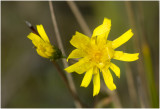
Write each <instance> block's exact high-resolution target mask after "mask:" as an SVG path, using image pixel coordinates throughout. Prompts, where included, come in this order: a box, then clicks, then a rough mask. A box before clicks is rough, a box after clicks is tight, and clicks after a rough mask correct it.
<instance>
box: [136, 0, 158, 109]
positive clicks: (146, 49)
mask: <svg viewBox="0 0 160 109" xmlns="http://www.w3.org/2000/svg"><path fill="white" fill-rule="evenodd" d="M138 10H139V12H138V17H139V20H138V21H139V23H138V24H139V25H140V31H141V40H142V43H141V48H142V53H143V58H144V65H145V69H146V72H147V73H146V75H147V80H148V81H147V82H148V87H149V91H150V99H151V104H152V107H154V108H158V94H157V90H156V86H155V79H154V71H153V65H152V58H151V50H150V46H149V43H148V41H147V39H146V37H147V34H146V33H147V32H146V29H145V25H144V17H143V16H144V12H143V8H142V4H141V2H138Z"/></svg>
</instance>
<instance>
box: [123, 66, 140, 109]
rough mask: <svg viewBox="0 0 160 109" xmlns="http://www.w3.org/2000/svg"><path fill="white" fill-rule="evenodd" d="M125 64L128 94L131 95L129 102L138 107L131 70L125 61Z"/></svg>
mask: <svg viewBox="0 0 160 109" xmlns="http://www.w3.org/2000/svg"><path fill="white" fill-rule="evenodd" d="M125 66H126V79H127V84H128V90H129V95H130V97H131V102H132V105H133V106H134V107H138V100H137V99H138V97H137V93H136V88H135V84H134V79H133V75H132V74H133V72H132V71H131V67H130V66H129V64H128V63H125Z"/></svg>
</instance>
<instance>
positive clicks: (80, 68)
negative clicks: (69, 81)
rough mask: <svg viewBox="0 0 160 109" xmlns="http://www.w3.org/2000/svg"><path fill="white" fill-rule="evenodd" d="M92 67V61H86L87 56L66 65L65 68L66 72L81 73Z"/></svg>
mask: <svg viewBox="0 0 160 109" xmlns="http://www.w3.org/2000/svg"><path fill="white" fill-rule="evenodd" d="M91 67H92V63H91V62H88V59H87V58H82V59H80V60H79V62H77V63H75V64H73V65H71V66H69V67H67V68H66V69H65V70H66V71H67V72H68V73H72V72H76V73H78V74H82V73H84V72H86V71H87V70H89V69H90V68H91Z"/></svg>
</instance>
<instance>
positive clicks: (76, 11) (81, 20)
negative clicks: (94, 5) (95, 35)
mask: <svg viewBox="0 0 160 109" xmlns="http://www.w3.org/2000/svg"><path fill="white" fill-rule="evenodd" d="M67 3H68V5H69V7H70V8H71V10H72V12H73V14H74V16H75V17H76V20H77V21H78V23H79V25H80V27H81V29H82V30H83V32H84V34H86V35H88V36H91V31H90V29H89V27H88V25H87V23H86V21H85V20H84V18H83V16H82V14H81V13H80V11H79V9H78V7H77V6H76V4H75V3H74V2H73V1H67Z"/></svg>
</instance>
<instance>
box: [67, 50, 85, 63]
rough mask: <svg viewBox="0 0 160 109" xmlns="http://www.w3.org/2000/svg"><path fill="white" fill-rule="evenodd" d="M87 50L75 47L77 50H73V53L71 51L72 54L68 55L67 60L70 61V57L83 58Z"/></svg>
mask: <svg viewBox="0 0 160 109" xmlns="http://www.w3.org/2000/svg"><path fill="white" fill-rule="evenodd" d="M85 54H86V53H85V52H84V51H82V50H80V49H75V50H73V51H72V52H71V53H70V55H69V56H68V58H67V61H68V59H70V58H81V57H84V56H85Z"/></svg>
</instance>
